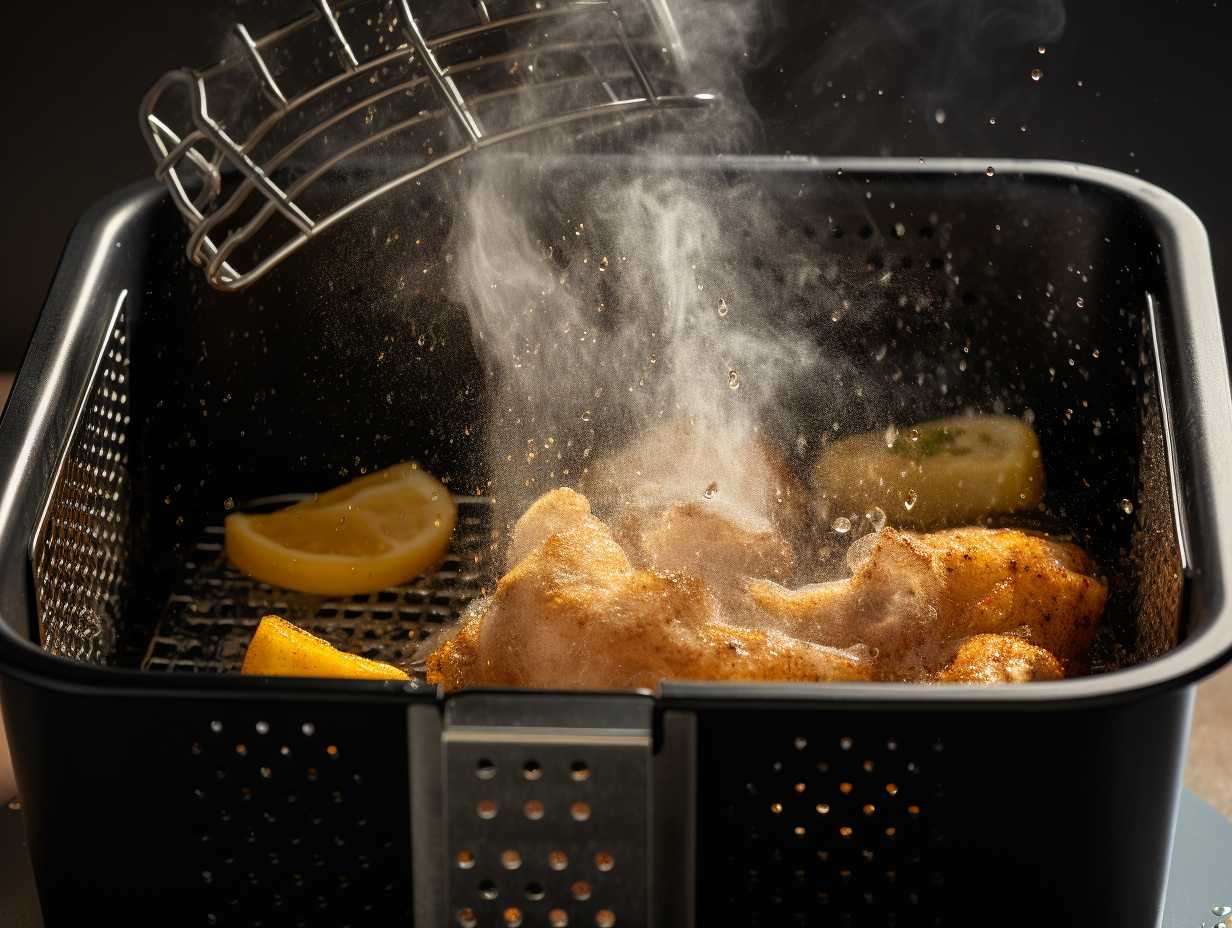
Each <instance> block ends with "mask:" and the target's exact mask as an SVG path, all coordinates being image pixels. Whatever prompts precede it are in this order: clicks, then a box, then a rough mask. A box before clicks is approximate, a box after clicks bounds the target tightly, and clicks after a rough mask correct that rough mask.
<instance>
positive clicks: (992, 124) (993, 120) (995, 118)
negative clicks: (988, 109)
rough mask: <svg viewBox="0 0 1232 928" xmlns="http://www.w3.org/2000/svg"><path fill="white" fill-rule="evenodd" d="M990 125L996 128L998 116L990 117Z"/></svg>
mask: <svg viewBox="0 0 1232 928" xmlns="http://www.w3.org/2000/svg"><path fill="white" fill-rule="evenodd" d="M988 124H989V125H990V126H995V125H996V124H997V117H996V116H989V117H988Z"/></svg>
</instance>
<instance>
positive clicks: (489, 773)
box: [475, 757, 496, 780]
mask: <svg viewBox="0 0 1232 928" xmlns="http://www.w3.org/2000/svg"><path fill="white" fill-rule="evenodd" d="M475 776H477V777H479V779H481V780H490V779H492V778H493V777H494V776H496V764H494V763H492V761H490V760H488V758H486V757H481V758H480V759H479V760H478V761H477V762H476V764H475Z"/></svg>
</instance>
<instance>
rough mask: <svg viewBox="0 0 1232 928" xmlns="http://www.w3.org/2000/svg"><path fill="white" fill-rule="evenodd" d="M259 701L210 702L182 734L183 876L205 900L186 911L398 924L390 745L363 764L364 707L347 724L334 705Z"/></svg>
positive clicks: (404, 916) (403, 889) (370, 735)
mask: <svg viewBox="0 0 1232 928" xmlns="http://www.w3.org/2000/svg"><path fill="white" fill-rule="evenodd" d="M267 708H268V711H261V710H259V709H256V708H255V707H248V706H240V705H238V704H235V703H231V704H228V705H225V706H219V707H218V708H217V712H216V713H215V718H213V719H211V720H210V721H208V722H207V723H205V724H204V726H203V727H202V728H201V729H200V730H198V731H196V732H194V733H193V736H192V740H191V742H190V743H189V744H188V750H189V752H190V759H191V762H190V764H189V765H188V766H187V768H186V773H187V774H188V776H187V782H185V783H183V784H182V786H183V788H184V792H185V795H186V797H191V798H190V802H191V807H190V808H191V812H190V813H189V821H190V822H191V828H192V831H193V839H194V843H195V848H194V851H195V853H194V854H193V863H194V865H195V867H197V868H198V869H197V871H196V872H195V873H193V874H191V875H190V876H191V879H192V880H193V881H194V882H195V883H196V886H197V887H198V888H200V889H201V890H202V891H203V893H204V894H205V895H206V897H208V898H209V900H210V901H209V903H208V904H207V906H206V907H204V908H203V909H200V910H196V911H194V913H193V914H194V916H195V922H194V923H196V924H206V925H219V926H223V925H226V926H235V928H241V926H242V928H254V926H260V925H264V926H269V928H272V926H280V925H285V926H288V928H291V926H296V925H299V926H305V928H307V926H338V928H341V926H343V925H348V924H349V925H352V926H355V928H358V926H360V925H376V924H407V923H408V921H409V919H408V911H407V910H408V906H409V895H410V894H409V889H408V885H409V873H408V872H407V870H408V867H407V858H406V854H407V849H406V828H407V825H406V813H405V808H406V802H405V800H404V799H403V798H402V793H401V791H400V790H399V789H397V788H396V787H394V786H393V784H394V783H400V782H401V781H402V778H403V776H404V772H403V764H402V761H401V759H400V755H399V752H398V750H397V746H396V745H392V746H391V745H388V744H385V745H383V746H382V747H381V749H380V750H381V753H383V754H385V755H387V756H388V762H387V763H385V764H383V765H374V764H373V762H372V761H373V754H372V751H373V742H374V740H379V733H380V732H381V731H384V730H385V729H383V728H382V727H381V726H380V723H379V720H378V719H377V718H376V717H375V716H372V715H370V716H369V718H370V722H371V727H368V728H363V727H359V728H356V727H355V726H353V725H350V724H349V723H345V722H343V721H341V719H340V716H339V714H338V712H337V710H336V709H322V708H321V707H313V706H310V705H301V706H296V707H294V708H291V707H286V706H270V707H267ZM396 713H397V710H394V714H396ZM188 888H190V889H191V888H192V887H191V885H190V886H189V887H188Z"/></svg>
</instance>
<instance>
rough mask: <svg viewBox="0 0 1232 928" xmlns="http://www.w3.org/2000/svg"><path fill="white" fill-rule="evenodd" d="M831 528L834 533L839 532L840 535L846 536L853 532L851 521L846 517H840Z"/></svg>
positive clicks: (832, 523) (831, 524)
mask: <svg viewBox="0 0 1232 928" xmlns="http://www.w3.org/2000/svg"><path fill="white" fill-rule="evenodd" d="M830 528H832V529H834V531H836V532H838V534H840V535H846V534H847V533H848V532H850V531H851V520H850V519H849V518H847V517H846V516H839V517H838V518H837V519H835V520H834V521H833V522H831V523H830Z"/></svg>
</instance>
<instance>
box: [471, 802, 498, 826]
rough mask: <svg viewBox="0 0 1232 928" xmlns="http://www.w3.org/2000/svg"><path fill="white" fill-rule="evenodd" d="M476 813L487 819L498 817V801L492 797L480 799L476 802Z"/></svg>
mask: <svg viewBox="0 0 1232 928" xmlns="http://www.w3.org/2000/svg"><path fill="white" fill-rule="evenodd" d="M475 814H476V815H478V816H479V817H480V818H481V819H484V820H485V821H488V820H490V819H494V818H496V803H495V802H493V801H492V800H491V799H480V800H479V801H478V802H477V803H475Z"/></svg>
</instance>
